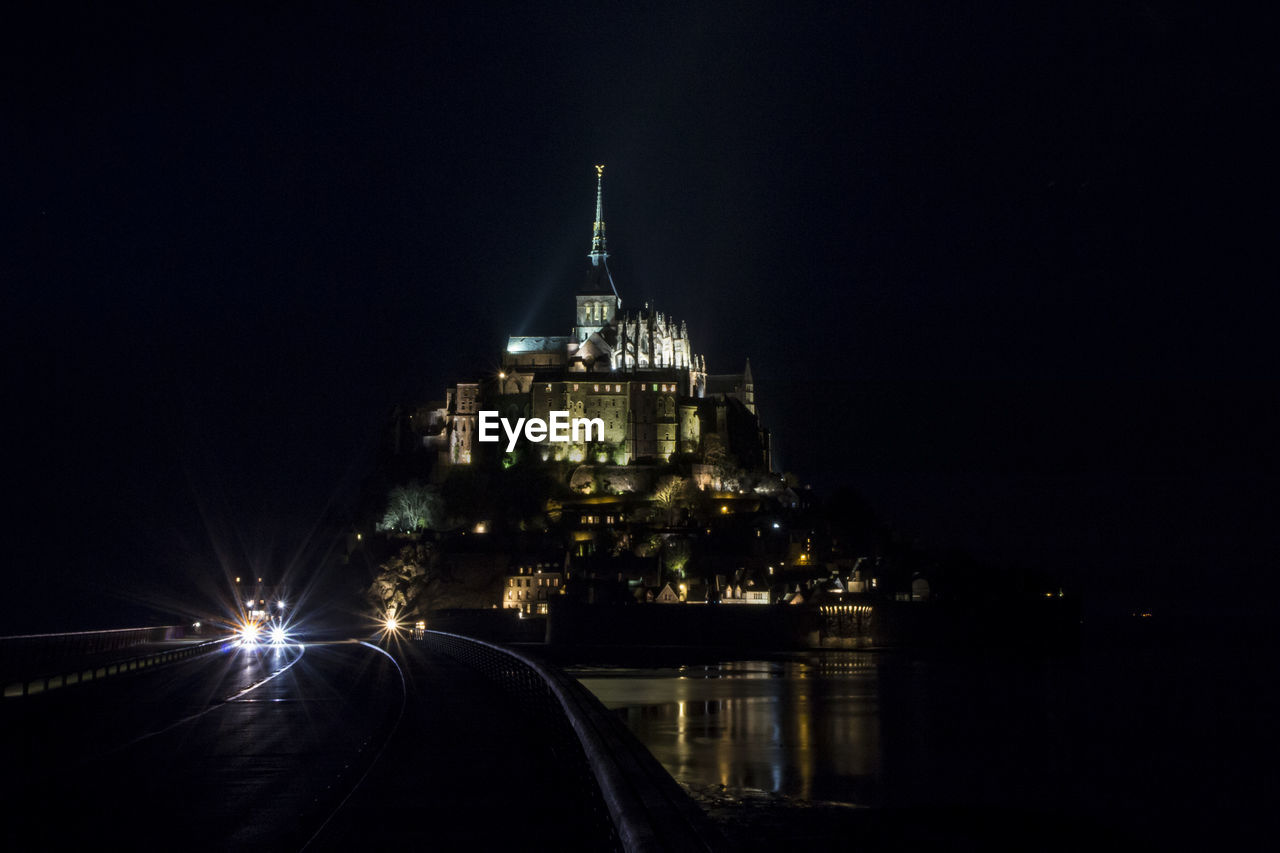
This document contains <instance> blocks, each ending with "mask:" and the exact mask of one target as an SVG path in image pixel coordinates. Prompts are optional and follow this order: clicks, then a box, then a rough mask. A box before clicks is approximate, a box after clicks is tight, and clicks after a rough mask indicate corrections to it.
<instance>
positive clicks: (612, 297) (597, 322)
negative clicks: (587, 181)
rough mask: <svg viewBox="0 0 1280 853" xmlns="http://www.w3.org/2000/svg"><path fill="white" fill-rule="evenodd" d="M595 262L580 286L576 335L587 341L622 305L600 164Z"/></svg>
mask: <svg viewBox="0 0 1280 853" xmlns="http://www.w3.org/2000/svg"><path fill="white" fill-rule="evenodd" d="M587 257H588V258H590V259H591V266H589V267H588V268H587V277H586V280H585V281H584V282H583V283H582V286H581V287H579V288H578V294H577V299H576V301H577V312H576V314H575V319H574V329H573V338H574V341H575V342H576V343H579V344H581V343H583V342H585V341H586V340H587V339H588V338H590V337H591V335H592V334H594V333H596V332H599V331H600V330H601V329H602V328H604V327H605V326H608V325H610V324H612V323H613V322H614V321H615V320H616V319H617V316H618V310H619V309H620V308H621V307H622V300H621V299H620V298H619V297H618V289H617V288H616V287H615V286H614V284H613V276H612V275H611V274H610V273H609V248H608V244H607V243H606V242H605V233H604V166H596V218H595V222H594V224H593V225H592V228H591V251H590V252H589V253H588V254H587Z"/></svg>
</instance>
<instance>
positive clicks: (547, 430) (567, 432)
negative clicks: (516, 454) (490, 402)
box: [479, 409, 604, 453]
mask: <svg viewBox="0 0 1280 853" xmlns="http://www.w3.org/2000/svg"><path fill="white" fill-rule="evenodd" d="M550 414H551V420H550V421H544V420H543V419H542V418H517V419H516V423H515V426H512V425H511V421H509V420H507V419H506V418H500V417H498V413H497V412H495V411H491V410H484V409H482V410H481V411H480V436H479V438H480V440H481V441H501V440H502V436H500V435H499V434H498V424H499V423H501V424H502V431H503V432H505V433H506V434H507V452H508V453H510V452H511V451H513V450H515V449H516V440H517V439H518V438H520V433H521V432H522V431H523V433H524V437H525V438H526V439H528V440H529V441H532V442H543V441H561V442H565V443H568V442H571V441H572V442H575V443H576V442H579V441H604V419H603V418H573V419H572V420H571V419H570V418H569V413H568V412H551V413H550ZM579 430H581V435H582V437H581V438H579V435H580V433H579ZM593 433H594V435H595V437H594V438H592V434H593Z"/></svg>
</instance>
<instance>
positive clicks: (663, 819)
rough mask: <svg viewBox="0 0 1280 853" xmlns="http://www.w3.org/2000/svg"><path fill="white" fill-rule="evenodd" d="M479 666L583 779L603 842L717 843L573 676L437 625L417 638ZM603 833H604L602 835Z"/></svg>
mask: <svg viewBox="0 0 1280 853" xmlns="http://www.w3.org/2000/svg"><path fill="white" fill-rule="evenodd" d="M419 642H420V643H422V644H423V645H425V646H426V647H427V648H429V649H432V650H435V651H437V652H440V653H443V654H446V655H448V656H450V657H452V658H454V659H455V660H458V661H459V662H461V663H464V664H466V665H467V666H470V667H472V668H473V669H475V670H477V671H479V672H481V673H483V674H484V675H485V676H486V677H487V678H488V679H489V680H490V681H492V682H494V683H495V684H496V685H497V686H498V687H499V688H500V689H501V690H502V691H503V692H504V693H506V694H507V695H509V696H511V697H512V698H513V700H515V701H516V702H517V703H518V705H519V707H520V710H521V712H522V713H524V714H525V715H527V716H530V717H532V718H533V719H535V720H536V721H537V722H538V723H539V724H540V726H541V727H542V728H543V731H545V733H546V734H547V737H548V738H549V742H550V745H551V746H552V749H553V750H554V751H555V753H556V756H557V760H558V761H561V762H567V764H566V765H565V767H566V769H567V770H569V772H568V774H567V775H569V776H570V777H571V778H575V779H580V780H582V783H583V786H584V789H583V791H582V792H581V794H582V797H583V800H582V802H583V805H584V806H586V811H587V814H585V815H583V814H581V813H580V817H587V818H588V819H591V820H593V821H594V822H595V823H596V824H597V825H598V827H599V829H600V836H601V839H602V845H601V846H602V847H603V846H609V847H612V848H614V849H619V850H625V851H627V853H639V852H640V851H643V853H650V851H707V850H723V849H726V848H727V844H726V842H725V840H724V838H723V836H721V835H720V833H719V832H718V831H717V830H716V829H715V827H714V825H712V823H711V821H710V819H709V818H708V817H707V816H706V815H705V814H704V813H703V812H702V810H701V809H699V808H698V806H697V805H696V804H695V803H694V802H693V801H692V800H691V799H690V798H689V797H688V795H687V794H686V793H685V792H684V791H683V790H682V789H681V788H680V786H679V785H678V784H676V782H675V780H674V779H672V778H671V776H670V774H668V773H667V771H666V770H665V769H663V767H662V765H661V764H659V763H658V761H657V760H656V759H655V758H654V757H653V756H652V755H651V754H650V753H649V751H648V750H647V749H645V747H644V745H643V744H641V743H640V742H639V741H638V740H637V739H636V738H635V736H634V735H633V734H631V732H630V731H628V730H627V728H626V726H624V725H623V724H622V722H621V721H620V720H619V719H618V718H617V717H616V716H614V715H613V714H610V713H609V712H608V711H607V710H606V709H605V707H604V706H603V705H602V704H600V701H599V700H598V699H596V697H595V696H593V695H592V694H591V692H590V691H588V690H587V689H586V688H585V687H583V686H582V685H581V684H579V683H578V682H577V681H576V680H574V679H573V678H570V677H569V676H567V675H565V674H564V673H563V672H561V671H560V670H559V669H557V668H556V667H554V666H549V665H547V664H545V663H542V662H541V661H538V660H535V659H533V658H530V657H528V656H526V655H523V654H520V653H519V652H517V651H515V650H512V649H509V648H504V647H502V646H497V645H494V644H492V643H486V642H484V641H482V640H475V639H472V638H470V637H463V636H460V635H457V634H446V633H442V632H439V631H427V632H425V634H424V635H423V636H422V639H421V640H419ZM606 839H607V840H606Z"/></svg>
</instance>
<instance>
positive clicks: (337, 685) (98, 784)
mask: <svg viewBox="0 0 1280 853" xmlns="http://www.w3.org/2000/svg"><path fill="white" fill-rule="evenodd" d="M393 651H394V652H395V657H397V658H399V659H400V662H399V663H397V662H396V661H395V660H392V658H391V656H388V655H386V654H384V653H382V652H381V651H379V650H378V649H376V648H373V647H371V646H368V645H364V644H360V643H356V642H346V643H332V644H319V645H307V646H305V647H304V646H287V647H272V646H259V647H255V648H240V647H235V646H230V645H228V646H227V647H225V648H224V649H223V650H221V651H219V652H215V653H212V654H209V655H206V656H204V657H200V658H196V659H193V660H189V661H183V662H180V663H177V664H173V665H170V666H167V667H163V668H160V669H157V670H155V671H153V672H147V673H138V674H135V675H130V676H128V677H121V678H118V679H114V680H107V681H103V682H100V683H96V684H89V685H81V686H79V687H78V688H77V689H76V690H74V691H72V690H66V691H62V692H61V694H60V695H59V693H58V692H54V693H51V694H47V695H42V696H36V697H26V698H23V699H20V700H11V701H8V702H6V703H5V704H4V706H3V707H2V708H0V722H2V723H3V733H2V734H0V746H2V748H3V750H4V756H5V766H6V769H5V773H4V781H3V785H4V792H3V793H4V799H3V802H4V818H3V827H2V828H0V838H3V839H4V841H5V845H4V846H5V847H6V849H11V850H18V849H29V848H30V847H32V846H34V845H36V844H40V845H42V846H45V845H53V846H55V847H57V848H62V849H66V848H70V847H73V846H79V845H93V846H95V847H98V848H105V849H134V850H156V849H165V850H172V849H185V850H192V849H195V850H299V849H304V848H305V849H308V850H350V849H361V850H368V849H387V848H390V847H393V846H399V845H400V844H418V845H421V844H429V845H430V846H432V847H433V848H435V849H443V850H449V849H462V848H469V849H475V848H477V847H479V848H481V849H493V848H498V847H520V848H523V849H569V848H577V847H589V846H591V843H590V839H583V838H576V837H574V836H573V835H572V834H571V833H572V832H573V831H574V830H573V829H572V828H571V822H570V828H566V821H565V820H564V817H563V816H564V814H565V810H566V809H568V810H569V811H572V807H573V804H572V802H571V801H568V800H566V797H565V792H566V791H567V790H569V788H568V787H566V786H565V785H564V784H563V782H564V780H559V779H558V778H557V775H556V770H555V766H554V759H553V758H552V757H551V756H549V755H548V754H547V752H546V750H545V749H544V748H543V747H542V745H541V743H540V740H539V737H538V733H537V732H536V731H533V730H532V729H531V727H530V726H528V725H527V724H526V723H525V722H524V721H522V720H521V719H519V717H518V716H517V715H515V714H514V713H513V712H512V711H511V710H510V705H509V703H507V702H504V700H503V698H502V696H500V695H498V694H497V693H495V691H494V690H493V688H492V687H491V686H490V685H489V684H488V683H487V682H485V681H484V680H483V679H482V678H480V677H479V676H477V675H476V674H474V673H472V672H470V671H469V670H466V669H465V668H464V667H462V666H460V665H458V664H456V663H453V662H452V661H449V660H445V659H437V658H434V657H432V656H430V655H427V654H424V653H423V652H421V651H420V650H417V649H414V648H410V647H407V646H405V647H399V648H395V649H393ZM401 664H403V665H401Z"/></svg>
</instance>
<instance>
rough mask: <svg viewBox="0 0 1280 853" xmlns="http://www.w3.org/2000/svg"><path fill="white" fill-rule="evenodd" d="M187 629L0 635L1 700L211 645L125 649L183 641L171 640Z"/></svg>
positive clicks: (181, 636)
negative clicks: (2, 691) (133, 651)
mask: <svg viewBox="0 0 1280 853" xmlns="http://www.w3.org/2000/svg"><path fill="white" fill-rule="evenodd" d="M188 630H189V629H188V627H187V626H185V625H160V626H156V627H151V628H119V629H112V630H106V631H72V632H67V633H61V634H21V635H16V636H10V637H0V685H2V686H3V690H4V696H5V698H14V697H18V696H29V695H33V694H35V693H41V692H44V691H45V690H53V689H57V688H59V687H64V686H69V685H73V684H79V683H82V682H87V681H94V680H96V679H100V678H105V677H107V676H110V675H116V674H118V673H121V672H132V671H134V670H137V669H143V668H147V667H150V666H154V665H156V664H159V663H167V662H169V661H171V660H178V659H180V658H185V657H190V656H191V655H193V654H198V653H203V651H205V650H207V647H208V646H209V645H210V643H199V642H198V641H197V642H193V643H192V644H191V645H186V646H183V647H182V648H165V647H161V648H154V647H153V648H152V649H151V650H150V651H148V650H142V649H138V650H137V651H136V652H135V653H132V654H131V653H130V650H133V649H137V648H138V647H140V646H144V645H147V644H160V643H171V644H174V645H182V644H179V643H176V642H175V641H178V640H183V639H184V638H185V637H186V634H187V632H188ZM197 650H199V651H197Z"/></svg>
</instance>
